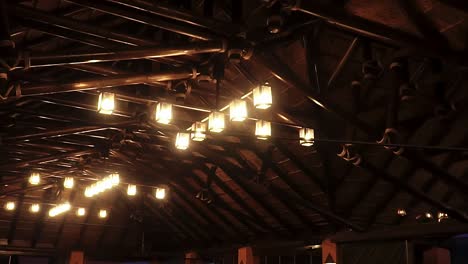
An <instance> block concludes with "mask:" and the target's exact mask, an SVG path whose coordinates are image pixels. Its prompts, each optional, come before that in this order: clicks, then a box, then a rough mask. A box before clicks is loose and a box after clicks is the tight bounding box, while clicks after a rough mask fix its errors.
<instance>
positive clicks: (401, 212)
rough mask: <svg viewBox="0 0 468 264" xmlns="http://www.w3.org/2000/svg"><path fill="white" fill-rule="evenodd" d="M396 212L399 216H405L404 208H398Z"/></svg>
mask: <svg viewBox="0 0 468 264" xmlns="http://www.w3.org/2000/svg"><path fill="white" fill-rule="evenodd" d="M397 214H398V215H399V216H406V210H405V209H401V208H400V209H398V210H397Z"/></svg>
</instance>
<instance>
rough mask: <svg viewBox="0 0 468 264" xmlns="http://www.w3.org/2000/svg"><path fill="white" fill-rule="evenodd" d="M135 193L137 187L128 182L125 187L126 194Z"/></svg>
mask: <svg viewBox="0 0 468 264" xmlns="http://www.w3.org/2000/svg"><path fill="white" fill-rule="evenodd" d="M136 193H137V187H136V185H134V184H129V185H128V187H127V195H128V196H135V195H136Z"/></svg>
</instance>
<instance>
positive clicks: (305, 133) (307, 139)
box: [299, 127, 315, 147]
mask: <svg viewBox="0 0 468 264" xmlns="http://www.w3.org/2000/svg"><path fill="white" fill-rule="evenodd" d="M314 139H315V135H314V129H313V128H307V127H303V128H301V129H300V130H299V143H300V144H301V145H302V146H305V147H310V146H312V145H314Z"/></svg>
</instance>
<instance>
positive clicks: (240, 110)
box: [229, 99, 247, 122]
mask: <svg viewBox="0 0 468 264" xmlns="http://www.w3.org/2000/svg"><path fill="white" fill-rule="evenodd" d="M229 117H230V118H231V121H235V122H241V121H244V120H245V119H246V118H247V103H246V102H245V101H244V100H240V99H236V100H234V101H232V102H231V104H230V105H229Z"/></svg>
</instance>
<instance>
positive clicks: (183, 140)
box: [175, 132, 190, 150]
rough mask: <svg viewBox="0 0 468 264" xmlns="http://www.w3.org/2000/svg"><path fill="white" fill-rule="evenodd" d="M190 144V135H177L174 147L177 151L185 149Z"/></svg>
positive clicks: (180, 133)
mask: <svg viewBox="0 0 468 264" xmlns="http://www.w3.org/2000/svg"><path fill="white" fill-rule="evenodd" d="M189 143H190V133H183V132H179V133H177V137H176V142H175V146H176V148H177V149H182V150H184V149H187V148H188V147H189Z"/></svg>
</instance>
